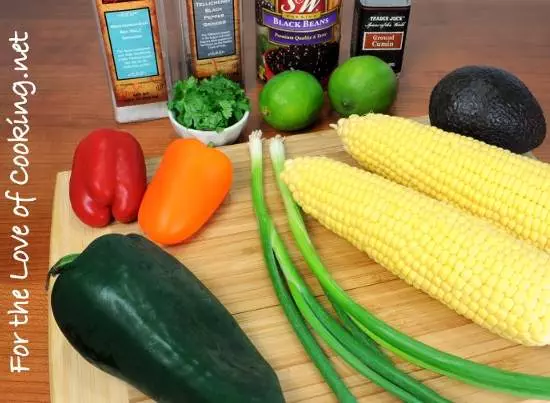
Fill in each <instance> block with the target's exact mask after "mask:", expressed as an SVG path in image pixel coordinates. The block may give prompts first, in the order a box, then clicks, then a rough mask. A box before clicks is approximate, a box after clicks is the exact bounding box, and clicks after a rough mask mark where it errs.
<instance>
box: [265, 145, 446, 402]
mask: <svg viewBox="0 0 550 403" xmlns="http://www.w3.org/2000/svg"><path fill="white" fill-rule="evenodd" d="M270 151H271V161H272V164H273V171H274V174H275V179H276V181H277V184H278V185H280V184H282V181H281V180H280V173H281V169H282V165H283V163H284V146H283V141H282V138H281V137H275V138H274V139H272V141H271V146H270ZM300 218H301V216H300ZM302 223H303V221H302ZM272 239H273V248H274V250H275V254H276V256H277V258H278V260H279V262H280V264H281V267H282V269H283V272H284V273H285V276H286V277H287V278H289V279H292V281H291V284H294V283H296V284H298V285H299V288H300V290H304V292H303V293H302V295H300V296H299V297H300V298H304V299H305V300H306V301H307V303H308V304H309V305H310V307H311V309H312V310H313V312H314V314H315V315H316V316H317V319H318V320H320V321H321V323H323V325H324V326H325V327H326V328H327V329H328V330H329V331H330V332H331V333H332V334H333V335H334V336H336V338H337V339H338V341H339V342H340V343H341V344H342V345H344V346H345V348H346V349H347V350H349V351H350V352H351V353H353V354H354V355H355V356H356V357H358V358H359V359H360V360H361V361H362V362H363V363H364V364H366V365H367V366H368V367H370V368H371V369H373V370H374V371H376V372H375V374H376V375H374V374H372V372H371V371H365V369H364V368H358V367H356V366H355V364H354V363H352V362H349V361H348V360H347V359H346V357H345V356H344V355H343V353H340V352H339V350H338V348H337V347H334V349H335V350H338V352H339V354H341V355H342V357H343V358H344V359H345V360H346V361H347V362H348V363H349V364H350V365H352V366H353V367H354V368H355V369H356V370H357V371H358V372H360V373H361V374H362V375H364V376H366V377H368V378H369V379H371V380H373V381H374V382H376V381H375V380H374V378H372V377H373V376H376V377H378V375H382V376H383V377H384V378H386V379H391V381H392V383H393V384H395V385H397V386H399V387H401V388H403V390H407V391H409V392H410V393H411V394H412V395H413V396H415V398H412V397H411V396H409V397H408V398H406V395H403V394H402V390H401V389H399V388H396V387H395V385H393V384H390V385H387V387H386V386H383V385H380V386H382V387H384V388H385V389H387V390H388V391H389V392H391V393H393V394H396V395H397V396H398V397H400V398H402V399H404V400H406V401H415V400H416V398H419V399H421V400H420V401H422V402H448V400H446V399H444V398H443V397H441V396H440V395H438V394H437V393H436V392H434V391H433V390H432V389H430V388H428V387H426V386H425V385H423V384H422V383H421V382H419V381H417V380H416V379H414V378H412V377H410V376H409V375H407V374H406V373H405V372H403V371H401V370H399V369H397V368H396V367H395V366H394V365H393V362H391V361H390V360H389V359H388V358H387V357H386V356H385V355H382V354H381V352H380V351H379V350H378V349H377V348H376V349H374V350H373V341H372V339H369V341H368V342H367V341H366V343H367V346H368V347H367V349H364V348H363V347H364V345H362V343H360V342H359V341H358V340H356V339H355V338H354V337H353V336H352V335H351V334H349V333H348V332H347V331H346V330H345V329H344V328H342V327H341V326H340V324H339V323H338V322H336V321H335V320H334V318H333V317H332V316H331V315H329V314H328V313H327V312H326V311H325V310H324V308H323V307H322V306H321V304H319V302H318V301H317V299H316V298H315V297H314V296H313V294H312V292H311V291H310V290H309V288H308V287H307V284H306V283H305V282H304V281H303V279H302V278H301V277H300V275H299V273H298V270H297V269H296V268H295V266H294V265H293V263H292V260H291V258H290V256H289V255H288V252H287V249H286V248H285V246H284V243H283V241H282V239H281V238H280V237H279V236H278V234H277V233H276V231H275V230H273V234H272ZM291 290H292V289H291ZM293 296H294V294H293ZM296 298H297V297H296V296H295V297H294V299H295V300H296ZM336 307H338V305H336ZM337 309H339V308H337ZM341 314H342V316H346V315H345V313H344V312H343V311H341ZM347 320H348V321H349V324H350V326H354V325H353V324H352V323H353V322H352V320H351V319H349V318H347ZM308 322H310V324H312V323H311V321H309V320H308ZM312 326H313V325H312ZM355 329H356V330H357V331H358V332H359V333H360V334H362V332H361V331H360V330H359V329H358V328H357V327H355ZM315 330H316V331H317V332H320V331H321V330H320V329H318V328H315ZM327 343H328V344H329V345H330V343H329V342H328V341H327ZM331 347H333V346H332V345H331ZM411 399H414V400H411Z"/></svg>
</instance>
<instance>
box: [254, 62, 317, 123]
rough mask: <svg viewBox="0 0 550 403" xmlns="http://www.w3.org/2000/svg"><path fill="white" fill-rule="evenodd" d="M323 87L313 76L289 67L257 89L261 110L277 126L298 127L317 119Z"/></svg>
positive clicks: (267, 119)
mask: <svg viewBox="0 0 550 403" xmlns="http://www.w3.org/2000/svg"><path fill="white" fill-rule="evenodd" d="M323 100H324V99H323V88H322V87H321V84H320V83H319V81H317V79H316V78H315V76H313V75H312V74H310V73H307V72H305V71H299V70H288V71H284V72H282V73H279V74H277V75H276V76H274V77H273V78H272V79H270V80H269V81H268V82H267V83H266V85H265V86H264V88H263V89H262V91H261V93H260V100H259V103H260V113H261V114H262V116H263V118H264V120H265V121H266V122H267V123H268V124H269V125H270V126H272V127H273V128H275V129H277V130H285V131H292V130H300V129H303V128H305V127H307V126H309V125H311V124H312V123H313V122H315V121H316V120H317V118H318V117H319V113H320V112H321V108H322V106H323Z"/></svg>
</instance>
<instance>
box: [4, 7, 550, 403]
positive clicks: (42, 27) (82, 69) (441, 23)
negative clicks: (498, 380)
mask: <svg viewBox="0 0 550 403" xmlns="http://www.w3.org/2000/svg"><path fill="white" fill-rule="evenodd" d="M247 3H248V4H249V5H247V7H245V10H244V16H243V26H244V29H245V31H246V32H248V34H246V35H245V40H244V44H243V45H244V54H245V58H246V63H245V70H246V82H247V90H248V93H249V95H250V97H251V99H252V100H253V103H254V110H253V112H254V113H253V116H252V118H251V119H250V122H249V126H248V128H247V132H249V131H250V130H251V129H255V128H258V127H260V128H262V129H264V131H265V132H266V133H267V134H269V135H271V134H273V131H272V130H270V129H269V127H267V126H266V125H265V124H264V123H262V122H261V119H260V118H259V116H258V114H257V108H256V106H255V101H256V99H257V93H258V89H259V88H260V85H259V84H258V83H257V82H256V79H255V74H254V69H255V68H254V46H255V43H254V41H255V39H254V34H253V31H251V29H252V30H253V26H254V19H253V16H252V14H253V7H252V1H247ZM344 3H345V7H344V24H343V26H344V32H343V34H344V38H343V43H344V44H346V43H347V41H348V40H349V33H348V31H349V27H350V9H351V7H350V6H351V3H352V2H351V1H345V2H344ZM2 5H3V6H4V8H3V9H2V12H1V13H0V38H1V41H0V43H1V44H2V45H0V46H1V47H0V118H1V119H0V121H1V122H2V123H4V124H3V125H1V126H0V131H1V137H2V145H1V146H0V164H1V174H0V185H1V186H0V187H1V188H2V189H3V190H6V189H11V190H12V192H15V191H20V192H21V194H22V195H23V196H25V197H36V198H37V201H36V202H34V203H32V204H31V205H30V216H29V217H28V218H26V219H22V218H18V217H15V216H14V215H13V214H12V207H13V203H12V202H11V201H9V200H6V199H5V198H2V201H1V202H0V224H1V231H0V233H1V234H2V237H3V239H2V242H0V262H1V264H0V311H1V312H2V315H0V396H1V397H0V400H2V401H3V402H28V403H32V402H48V401H49V381H48V348H47V345H48V337H47V316H48V310H47V299H46V293H45V291H44V278H45V273H46V271H47V269H48V264H49V261H48V250H49V242H50V226H51V218H52V217H51V211H52V197H53V191H54V184H55V178H56V173H57V172H59V171H63V170H67V169H69V168H70V164H71V158H72V153H73V150H74V148H75V146H76V144H77V142H78V141H79V140H80V139H82V138H83V137H84V136H85V135H86V134H87V133H88V132H89V131H90V130H92V129H94V128H97V127H117V126H118V125H117V124H116V123H115V122H114V119H113V114H112V107H111V100H110V96H109V93H108V86H107V80H106V75H105V70H104V66H103V60H102V57H101V52H100V47H99V46H100V45H99V41H98V37H97V30H96V25H95V21H94V17H93V9H92V0H73V1H71V2H61V1H54V0H42V1H32V0H18V1H13V2H7V1H6V2H3V3H2ZM549 13H550V2H549V1H547V0H484V1H477V0H416V1H415V2H414V5H413V8H412V13H411V26H410V31H409V35H408V38H407V49H406V56H405V63H404V70H403V73H402V74H401V78H400V87H399V95H398V98H397V101H396V103H395V105H394V107H393V108H392V111H391V112H392V113H394V114H398V115H403V116H414V115H422V114H426V112H427V101H428V98H429V95H430V91H431V89H432V88H433V86H434V85H435V84H436V82H437V81H438V80H439V79H440V78H441V77H442V76H443V75H444V74H445V73H447V72H448V71H450V70H452V69H453V68H456V67H459V66H462V65H465V64H491V65H495V66H499V67H503V68H506V69H508V70H510V71H512V72H514V73H515V74H517V75H518V76H519V77H520V78H521V79H522V80H523V81H524V82H525V83H526V84H527V85H528V86H529V88H530V89H531V90H532V92H533V93H534V94H535V96H536V97H537V98H538V99H539V101H540V103H541V105H542V107H543V109H544V111H545V112H546V114H547V115H549V113H550V75H549V74H548V72H549V71H550V58H549V57H548V55H549V54H550V25H549V24H548V22H547V16H548V15H549ZM346 28H347V29H346ZM15 30H17V31H19V32H25V31H26V32H28V34H29V45H30V50H29V52H28V60H27V64H28V66H29V71H28V74H29V79H30V80H32V81H33V82H35V83H36V85H37V87H38V91H37V93H36V95H34V96H32V97H29V103H28V104H27V107H28V110H29V115H28V118H29V124H30V127H31V131H30V133H29V135H28V138H29V142H28V144H29V148H30V163H31V164H30V167H29V174H30V177H29V183H28V184H26V185H25V186H22V187H17V186H14V185H13V184H11V183H10V179H9V175H10V172H11V171H12V169H13V165H12V158H13V151H12V148H11V144H10V143H8V142H7V141H6V140H5V139H6V138H7V137H8V135H9V132H10V129H11V128H10V126H9V125H8V124H6V123H5V118H13V116H14V109H15V108H14V106H13V103H14V102H15V101H16V96H15V95H14V94H13V92H12V83H13V82H15V81H18V80H20V79H21V72H16V71H14V70H13V68H14V62H13V58H14V57H15V53H14V52H13V51H12V50H11V47H10V43H9V42H8V38H9V37H10V36H12V35H13V31H15ZM345 53H346V52H345V51H343V55H344V57H345ZM335 118H336V116H335V115H334V114H331V113H329V112H328V111H325V114H324V115H323V119H322V120H320V121H319V122H318V123H317V124H316V125H315V126H313V127H312V128H311V130H321V129H326V128H327V127H328V124H329V123H330V122H332V121H334V119H335ZM118 127H121V128H124V129H126V130H128V131H131V132H132V133H133V134H134V135H135V136H136V137H137V138H138V139H139V141H140V142H141V144H142V146H143V148H144V151H145V153H146V155H147V157H156V156H158V155H160V154H161V153H162V152H163V151H164V149H165V147H166V145H167V144H168V143H169V142H170V141H171V140H173V139H174V138H175V134H174V132H173V130H172V128H171V126H170V124H169V122H168V121H167V120H158V121H152V122H146V123H137V124H126V125H120V126H118ZM535 154H536V155H537V156H538V157H539V158H541V159H543V160H545V161H550V140H547V141H545V143H544V144H543V145H542V146H541V147H540V148H539V149H538V150H536V151H535ZM23 224H27V225H28V226H29V228H30V232H31V233H30V235H29V236H28V237H27V241H28V242H29V245H28V247H27V248H26V250H27V252H28V253H29V256H30V262H29V277H28V278H27V279H26V280H24V281H22V282H17V281H15V280H13V279H10V273H13V272H14V271H15V270H16V269H17V268H18V266H17V265H16V264H15V262H14V260H13V258H12V253H13V248H14V247H15V246H16V245H17V243H16V241H15V240H13V239H11V238H10V234H11V231H12V226H14V225H23ZM17 288H26V289H28V290H29V292H30V293H31V297H30V304H29V305H28V307H27V308H28V310H29V322H28V324H26V325H24V326H21V327H20V329H18V330H19V331H20V333H21V335H22V336H24V337H26V338H27V339H29V346H30V351H31V354H30V356H29V357H27V359H26V361H25V364H26V365H28V366H29V367H30V372H28V373H24V374H11V373H9V360H10V355H11V350H12V347H13V339H14V336H13V330H14V329H13V327H12V326H10V325H9V324H8V322H9V320H10V318H9V316H8V315H7V314H6V312H7V311H8V310H9V309H11V305H12V303H13V297H12V290H13V289H17ZM375 302H376V301H375ZM376 303H379V302H376ZM404 309H406V307H404ZM419 318H422V317H419ZM452 337H453V333H452V331H451V332H450V333H449V338H450V339H452ZM458 341H460V340H458ZM458 341H457V342H458ZM466 341H467V340H466ZM465 348H467V347H465ZM294 376H301V375H300V374H294ZM471 401H473V400H471Z"/></svg>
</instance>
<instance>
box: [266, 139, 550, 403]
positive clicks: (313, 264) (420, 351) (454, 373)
mask: <svg viewBox="0 0 550 403" xmlns="http://www.w3.org/2000/svg"><path fill="white" fill-rule="evenodd" d="M279 152H280V153H282V154H281V156H280V158H279V160H280V161H283V162H284V158H285V157H284V149H282V147H281V150H279ZM281 168H282V163H281V164H279V165H278V172H279V173H280V172H281V170H282V169H281ZM277 176H278V175H277ZM278 181H279V182H280V185H279V186H280V191H281V194H282V197H283V200H284V204H285V209H286V212H287V218H288V222H289V225H290V229H291V232H292V234H293V237H294V239H295V241H296V244H297V246H298V249H299V250H300V253H301V254H302V256H303V257H304V259H305V260H306V262H307V264H308V266H309V268H310V269H311V270H312V272H313V273H314V274H315V276H316V277H317V279H318V281H319V283H320V284H321V286H322V287H323V289H324V290H325V291H326V292H327V294H328V295H329V296H330V298H331V300H332V301H334V302H335V303H336V304H337V305H339V306H340V307H341V308H342V309H343V310H344V311H345V312H346V313H347V314H348V315H349V317H350V318H352V320H353V321H354V322H355V323H356V324H357V325H358V326H359V328H360V329H361V330H362V331H363V332H365V333H366V334H368V335H369V336H370V337H371V338H372V339H374V340H375V341H376V342H377V343H378V344H380V345H381V346H382V347H384V348H386V349H388V350H390V351H392V352H393V353H394V354H396V355H398V356H400V357H401V358H403V359H405V360H407V361H409V362H412V363H414V364H416V365H418V366H420V367H423V368H427V369H430V370H432V371H434V372H437V373H440V374H443V375H446V376H449V377H451V378H455V379H458V380H460V381H463V382H465V383H469V384H472V385H475V386H479V387H482V388H486V389H491V390H496V391H499V392H505V393H510V394H513V395H519V396H527V397H533V398H547V399H548V398H550V378H549V377H543V376H536V375H528V374H524V373H518V372H511V371H505V370H501V369H497V368H494V367H490V366H487V365H483V364H479V363H476V362H473V361H469V360H466V359H463V358H460V357H458V356H455V355H452V354H449V353H445V352H443V351H439V350H437V349H435V348H433V347H430V346H428V345H426V344H424V343H422V342H420V341H418V340H415V339H413V338H411V337H409V336H407V335H405V334H404V333H401V332H399V331H398V330H396V329H394V328H392V327H391V326H389V325H388V324H386V323H384V322H383V321H381V320H380V319H378V318H377V317H375V316H374V315H373V314H371V313H370V312H369V311H367V310H366V309H364V308H363V307H362V306H361V305H359V304H357V303H356V302H355V301H354V300H353V299H352V298H350V297H349V295H348V294H347V293H346V292H345V291H344V290H343V289H342V288H341V287H340V286H339V285H338V284H337V283H336V282H335V281H334V279H333V278H332V277H331V275H330V273H329V272H328V270H327V269H326V267H325V266H324V264H323V262H322V260H321V258H320V257H319V255H318V253H317V251H316V250H315V247H314V246H313V243H312V242H311V239H310V238H309V235H308V233H307V229H306V227H305V224H304V221H303V219H302V216H301V214H300V210H299V208H298V206H297V205H296V203H295V202H294V200H293V198H292V195H291V193H290V190H289V189H288V187H287V186H286V184H285V183H284V182H283V181H282V180H280V179H278Z"/></svg>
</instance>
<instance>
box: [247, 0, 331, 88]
mask: <svg viewBox="0 0 550 403" xmlns="http://www.w3.org/2000/svg"><path fill="white" fill-rule="evenodd" d="M340 5H341V0H256V22H257V27H258V29H257V33H258V41H257V43H258V75H259V77H260V78H261V79H264V80H268V79H270V78H271V77H272V76H273V75H275V74H278V73H280V72H282V71H285V70H291V69H294V70H304V71H308V72H310V73H312V74H313V75H315V76H316V77H317V78H318V79H319V80H320V81H321V82H323V81H326V79H327V77H328V76H329V75H330V73H331V72H332V70H334V68H336V66H337V65H338V56H339V40H340Z"/></svg>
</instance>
